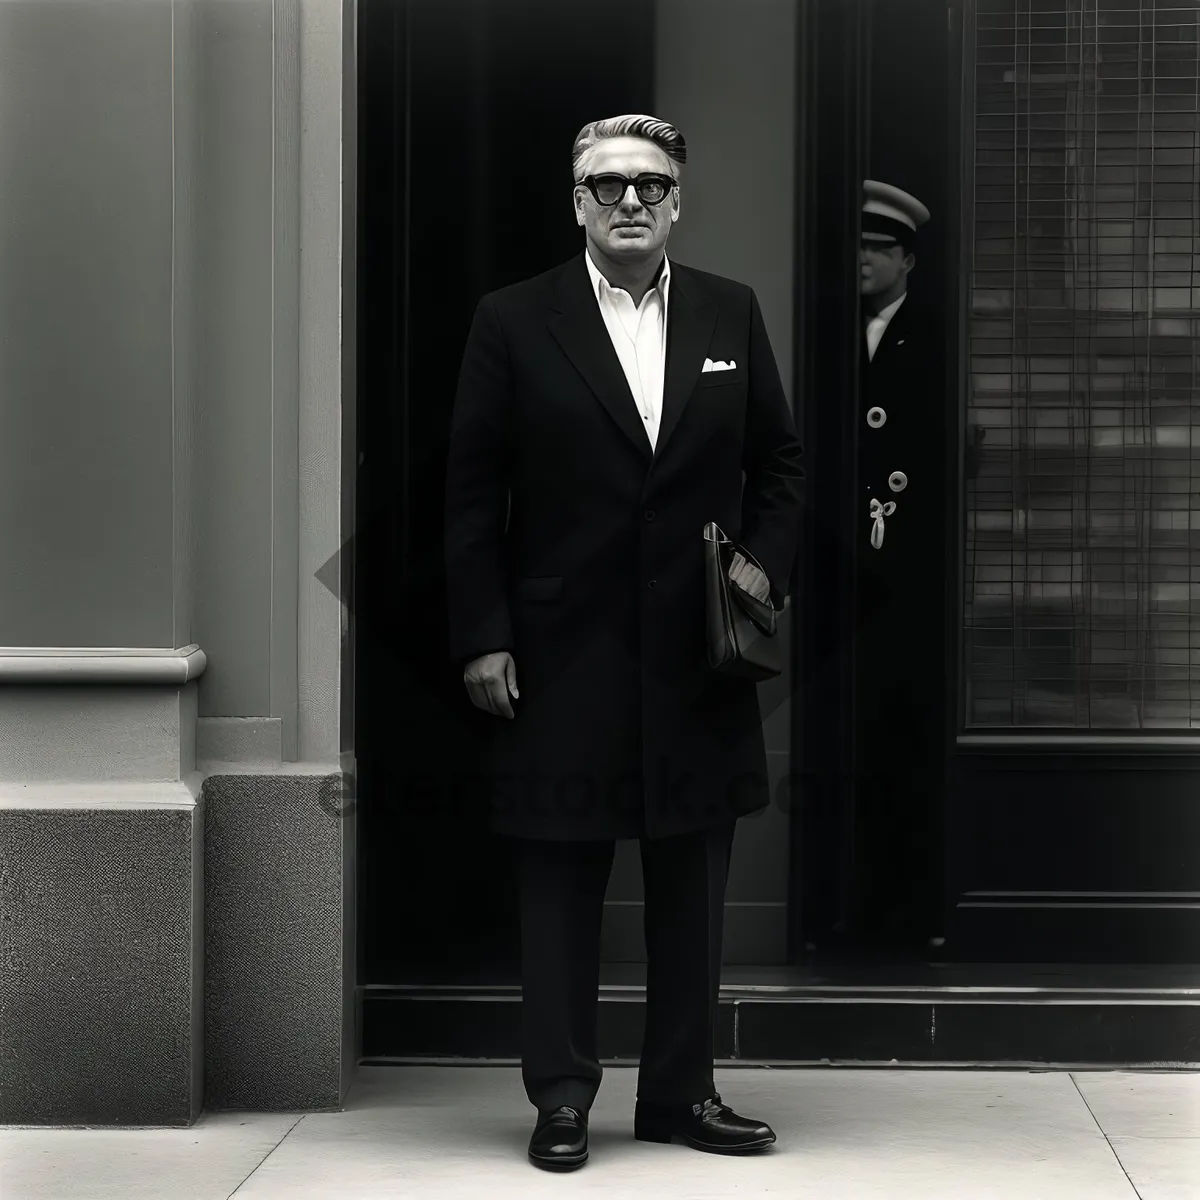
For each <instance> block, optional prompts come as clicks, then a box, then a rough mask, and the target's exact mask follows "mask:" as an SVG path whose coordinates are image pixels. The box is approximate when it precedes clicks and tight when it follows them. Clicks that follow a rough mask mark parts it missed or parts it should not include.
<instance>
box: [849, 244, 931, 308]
mask: <svg viewBox="0 0 1200 1200" xmlns="http://www.w3.org/2000/svg"><path fill="white" fill-rule="evenodd" d="M916 261H917V260H916V258H915V257H914V256H913V255H912V254H905V252H904V248H903V247H902V246H899V245H897V244H896V243H895V242H894V241H892V242H889V241H884V240H882V239H879V238H877V237H872V235H870V234H864V235H863V240H862V246H861V249H860V250H859V255H858V262H859V274H860V290H861V292H862V294H863V295H864V296H879V295H882V294H883V293H884V292H887V291H890V290H891V289H892V288H893V287H894V286H896V283H897V281H898V280H902V279H904V278H905V277H906V276H907V275H908V273H909V271H911V270H912V268H913V264H914V263H915V262H916ZM906 283H907V281H906V280H905V283H903V284H901V290H903V288H904V286H906Z"/></svg>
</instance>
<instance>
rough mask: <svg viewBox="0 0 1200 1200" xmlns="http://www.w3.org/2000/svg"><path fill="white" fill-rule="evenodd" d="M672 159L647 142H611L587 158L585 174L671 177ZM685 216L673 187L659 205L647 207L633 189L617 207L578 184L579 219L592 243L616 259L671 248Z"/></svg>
mask: <svg viewBox="0 0 1200 1200" xmlns="http://www.w3.org/2000/svg"><path fill="white" fill-rule="evenodd" d="M671 166H672V163H671V160H670V159H669V158H668V157H667V156H666V154H665V153H664V152H663V150H662V149H661V148H660V147H658V146H656V145H655V144H654V143H653V142H651V141H647V140H645V139H644V138H605V139H604V140H603V141H601V142H597V143H596V145H595V146H593V147H592V149H591V150H590V151H588V153H587V155H585V157H584V159H583V162H582V163H581V164H580V169H581V171H582V173H583V175H597V176H599V175H610V174H611V175H624V176H625V177H626V178H628V179H635V178H636V177H637V176H638V175H644V174H652V175H665V176H668V177H669V176H671V175H672V174H673V173H672V170H671ZM678 217H679V192H678V190H677V189H676V188H672V189H671V190H670V191H669V192H668V193H667V196H666V199H664V200H663V201H662V202H661V203H659V204H646V203H643V202H642V201H641V200H640V199H639V198H638V194H637V191H636V189H634V188H633V187H627V188H626V189H625V194H624V196H622V197H621V199H620V200H619V201H618V202H617V203H616V204H614V205H612V206H611V207H607V208H606V207H605V206H604V205H602V204H600V203H598V202H597V200H596V197H595V196H593V195H592V193H591V191H590V190H589V189H588V188H587V187H586V186H585V185H584V184H582V183H579V184H576V186H575V219H576V221H577V222H578V223H579V224H580V225H582V226H583V228H584V229H585V230H586V231H587V239H588V243H589V245H591V246H594V247H595V248H597V249H598V250H599V251H600V252H601V253H603V254H605V255H607V256H608V257H609V258H610V259H616V260H617V261H618V262H622V261H624V262H636V261H638V260H639V259H650V258H653V257H654V256H655V255H656V254H657V253H658V252H659V251H661V250H662V249H663V248H664V247H665V246H666V244H667V237H668V236H669V235H670V232H671V226H672V225H673V224H674V222H675V221H676V220H677V219H678Z"/></svg>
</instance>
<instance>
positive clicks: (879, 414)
mask: <svg viewBox="0 0 1200 1200" xmlns="http://www.w3.org/2000/svg"><path fill="white" fill-rule="evenodd" d="M886 423H887V413H885V412H884V411H883V409H882V408H878V407H876V408H870V409H868V410H867V424H868V425H870V427H871V428H872V429H882V428H883V426H884V425H885V424H886Z"/></svg>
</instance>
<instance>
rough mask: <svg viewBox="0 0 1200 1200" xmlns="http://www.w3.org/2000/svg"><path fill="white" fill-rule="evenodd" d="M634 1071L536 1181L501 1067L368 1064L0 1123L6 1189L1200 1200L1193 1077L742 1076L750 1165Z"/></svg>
mask: <svg viewBox="0 0 1200 1200" xmlns="http://www.w3.org/2000/svg"><path fill="white" fill-rule="evenodd" d="M635 1085H636V1071H635V1070H634V1069H632V1068H619V1069H618V1068H610V1069H608V1070H607V1071H606V1072H605V1078H604V1083H603V1085H602V1086H601V1089H600V1095H599V1097H598V1098H597V1101H596V1104H595V1107H594V1108H593V1109H592V1114H591V1121H590V1132H591V1160H590V1162H589V1163H588V1164H587V1165H586V1166H584V1167H583V1168H582V1169H581V1170H579V1171H576V1172H573V1173H570V1174H566V1175H559V1174H548V1173H546V1172H543V1171H539V1170H537V1169H536V1168H534V1167H532V1166H531V1165H530V1164H529V1163H528V1161H527V1159H526V1157H525V1148H526V1145H527V1143H528V1139H529V1134H530V1132H531V1130H532V1122H533V1116H534V1113H533V1109H532V1108H530V1107H529V1104H528V1102H527V1101H526V1099H525V1094H524V1091H523V1089H522V1087H521V1077H520V1072H519V1071H518V1070H516V1069H514V1068H512V1067H494V1068H489V1067H475V1066H472V1067H369V1068H363V1069H362V1070H361V1071H360V1074H359V1079H358V1081H357V1083H356V1085H355V1088H354V1090H353V1091H352V1093H351V1095H350V1099H349V1102H348V1106H347V1109H346V1111H345V1112H340V1113H313V1114H309V1115H304V1116H295V1115H293V1116H264V1115H261V1114H233V1113H217V1114H210V1115H205V1116H204V1117H202V1118H201V1120H200V1121H199V1122H198V1123H197V1124H196V1125H195V1126H194V1127H193V1128H192V1129H179V1130H158V1129H155V1130H59V1129H47V1130H41V1129H39V1130H32V1129H13V1128H10V1129H4V1130H0V1195H3V1196H4V1200H226V1198H227V1197H231V1196H236V1197H237V1200H284V1198H288V1200H291V1198H292V1197H296V1198H303V1197H312V1198H314V1200H318V1198H319V1200H339V1198H341V1197H346V1198H354V1200H376V1198H380V1200H382V1198H384V1197H387V1198H392V1197H414V1198H417V1197H419V1198H420V1200H435V1198H439V1197H467V1196H472V1197H474V1196H477V1197H492V1198H495V1200H500V1198H502V1197H514V1198H515V1197H521V1198H522V1200H524V1198H527V1197H538V1196H545V1197H563V1196H603V1197H604V1200H625V1198H626V1197H628V1198H632V1197H634V1196H641V1195H648V1196H652V1197H655V1200H669V1198H672V1197H680V1198H683V1197H686V1198H687V1200H707V1198H709V1197H711V1198H713V1200H716V1198H717V1197H722V1198H729V1197H737V1198H739V1200H741V1198H746V1200H748V1198H750V1197H760V1196H771V1197H774V1196H779V1197H787V1198H788V1200H802V1198H809V1197H812V1198H813V1200H859V1198H860V1197H861V1198H863V1200H866V1198H867V1197H871V1198H872V1200H880V1198H891V1197H896V1198H897V1200H910V1198H911V1200H1135V1198H1138V1197H1140V1200H1197V1197H1200V1075H1183V1074H1170V1073H1163V1074H1152V1073H1132V1072H1115V1073H1073V1074H1056V1073H1040V1074H1031V1073H1028V1072H1024V1073H1018V1072H1013V1073H1009V1072H994V1071H989V1072H973V1071H899V1070H897V1071H868V1070H853V1069H835V1070H812V1069H804V1070H778V1069H776V1070H771V1069H739V1070H724V1071H719V1072H718V1077H717V1086H718V1087H719V1088H721V1090H722V1095H723V1097H724V1099H725V1101H726V1102H727V1103H728V1104H730V1105H732V1106H733V1107H734V1108H735V1109H737V1110H738V1111H739V1112H741V1113H743V1114H745V1115H747V1116H753V1117H759V1118H762V1119H763V1120H766V1121H769V1122H770V1123H771V1125H772V1126H773V1127H774V1128H775V1131H776V1133H777V1134H778V1137H779V1141H778V1143H777V1144H776V1146H774V1147H773V1148H772V1149H771V1150H769V1151H767V1152H766V1153H765V1154H762V1155H760V1156H757V1157H753V1158H732V1157H725V1156H721V1155H714V1154H703V1153H699V1152H697V1151H694V1150H691V1149H689V1148H688V1147H686V1146H674V1145H673V1146H660V1145H651V1144H645V1143H641V1142H636V1141H634V1140H633V1133H632V1128H633V1102H634V1090H635Z"/></svg>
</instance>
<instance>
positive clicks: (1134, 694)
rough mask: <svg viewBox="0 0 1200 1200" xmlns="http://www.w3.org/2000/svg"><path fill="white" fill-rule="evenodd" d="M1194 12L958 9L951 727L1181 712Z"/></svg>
mask: <svg viewBox="0 0 1200 1200" xmlns="http://www.w3.org/2000/svg"><path fill="white" fill-rule="evenodd" d="M1198 15H1200V0H1191V2H1190V3H1184V0H1170V2H1163V3H1154V2H1152V0H1143V2H1142V3H1138V2H1137V0H1099V2H1097V0H977V3H976V6H975V34H974V43H975V45H974V53H975V84H974V88H975V112H974V158H973V171H974V222H973V230H972V236H971V238H970V239H969V242H968V245H967V246H966V247H965V249H966V250H967V252H968V254H969V264H968V269H969V296H970V309H969V316H968V339H969V345H968V362H969V372H970V381H969V389H968V409H967V439H968V445H972V444H974V445H976V446H978V463H979V466H978V470H977V473H974V474H975V478H973V479H969V480H968V483H967V496H966V504H967V511H966V556H965V561H966V580H965V591H964V596H965V612H964V655H965V657H964V663H965V681H964V682H965V692H966V695H965V700H966V705H965V723H966V726H967V728H969V729H975V730H979V729H995V728H997V727H1018V728H1029V727H1040V728H1048V727H1054V728H1064V727H1065V728H1070V729H1074V730H1080V729H1083V730H1129V729H1159V730H1183V729H1189V728H1195V727H1197V726H1200V496H1198V491H1200V482H1198V481H1200V393H1198V380H1200V370H1198V368H1200V350H1198V345H1200V105H1198V102H1197V101H1198V97H1200V83H1198V81H1200V45H1198V41H1197V17H1198ZM980 439H982V440H981V441H980Z"/></svg>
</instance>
